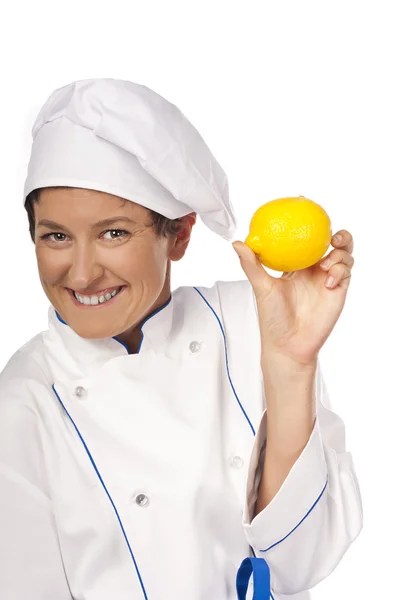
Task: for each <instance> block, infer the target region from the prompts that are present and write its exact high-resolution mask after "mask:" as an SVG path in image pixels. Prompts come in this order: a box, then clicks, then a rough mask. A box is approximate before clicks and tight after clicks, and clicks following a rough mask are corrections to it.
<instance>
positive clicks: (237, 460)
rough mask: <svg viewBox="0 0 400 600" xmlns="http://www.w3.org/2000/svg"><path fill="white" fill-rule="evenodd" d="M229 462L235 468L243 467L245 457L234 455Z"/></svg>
mask: <svg viewBox="0 0 400 600" xmlns="http://www.w3.org/2000/svg"><path fill="white" fill-rule="evenodd" d="M229 462H230V465H231V467H233V468H234V469H241V468H242V467H243V458H242V457H241V456H234V457H233V458H231V460H230V461H229Z"/></svg>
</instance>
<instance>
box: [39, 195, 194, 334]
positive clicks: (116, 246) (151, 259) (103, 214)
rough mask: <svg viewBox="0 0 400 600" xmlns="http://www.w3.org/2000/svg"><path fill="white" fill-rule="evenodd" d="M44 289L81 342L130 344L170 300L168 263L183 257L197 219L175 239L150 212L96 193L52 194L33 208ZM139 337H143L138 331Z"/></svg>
mask: <svg viewBox="0 0 400 600" xmlns="http://www.w3.org/2000/svg"><path fill="white" fill-rule="evenodd" d="M34 210H35V223H36V229H35V245H36V256H37V263H38V270H39V276H40V280H41V283H42V286H43V289H44V291H45V293H46V295H47V297H48V298H49V300H50V302H51V304H52V305H53V306H54V308H55V309H56V310H57V312H58V313H59V314H60V316H61V317H62V318H63V320H64V321H66V323H68V325H69V326H70V327H71V328H72V329H73V330H74V331H75V332H76V333H77V334H78V335H80V336H81V337H84V338H96V339H100V338H107V337H115V336H118V338H119V339H121V341H126V342H128V339H129V336H132V335H134V334H135V331H136V333H137V331H138V327H139V326H140V324H141V322H142V321H143V319H145V318H146V317H147V316H148V315H149V314H150V313H151V312H153V311H154V310H156V309H157V308H158V307H160V306H162V305H163V304H164V303H165V302H167V300H168V298H169V295H170V277H169V269H170V261H175V260H179V259H180V258H182V257H183V255H184V254H185V250H186V247H187V245H188V243H189V239H190V233H191V228H192V226H193V224H194V221H195V215H194V214H193V213H192V214H191V215H188V216H186V217H183V218H182V230H181V232H180V233H179V234H178V235H177V236H176V235H175V236H171V235H170V236H168V237H164V236H162V235H161V236H159V237H157V236H156V232H155V230H154V228H153V227H152V226H151V215H150V213H149V211H148V210H147V209H146V208H144V207H142V206H140V205H138V204H135V203H133V202H130V201H126V200H123V199H121V198H119V197H117V196H113V195H110V194H106V193H103V192H97V191H93V190H85V189H75V188H46V189H43V190H41V191H40V198H39V201H38V202H35V204H34ZM139 333H140V332H139Z"/></svg>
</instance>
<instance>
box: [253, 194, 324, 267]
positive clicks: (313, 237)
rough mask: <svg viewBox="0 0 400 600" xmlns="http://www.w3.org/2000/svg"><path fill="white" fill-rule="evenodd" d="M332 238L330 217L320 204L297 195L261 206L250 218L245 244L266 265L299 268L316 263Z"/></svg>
mask: <svg viewBox="0 0 400 600" xmlns="http://www.w3.org/2000/svg"><path fill="white" fill-rule="evenodd" d="M331 238H332V228H331V221H330V218H329V216H328V215H327V213H326V212H325V210H324V209H323V208H322V206H320V205H319V204H317V203H316V202H313V201H312V200H309V199H308V198H304V196H298V197H297V198H278V199H277V200H271V201H270V202H267V203H266V204H264V205H263V206H260V208H259V209H257V211H256V212H255V213H254V215H253V217H252V219H251V222H250V231H249V234H248V236H247V238H246V239H245V244H247V245H248V246H249V247H250V248H251V249H252V250H253V252H254V253H255V254H257V256H258V258H259V259H260V261H261V262H262V264H263V265H265V266H266V267H269V268H270V269H273V270H274V271H298V270H300V269H306V268H308V267H311V266H312V265H314V264H315V263H317V262H318V261H319V260H320V259H321V258H322V257H323V256H324V254H325V252H326V251H327V249H328V248H329V245H330V242H331Z"/></svg>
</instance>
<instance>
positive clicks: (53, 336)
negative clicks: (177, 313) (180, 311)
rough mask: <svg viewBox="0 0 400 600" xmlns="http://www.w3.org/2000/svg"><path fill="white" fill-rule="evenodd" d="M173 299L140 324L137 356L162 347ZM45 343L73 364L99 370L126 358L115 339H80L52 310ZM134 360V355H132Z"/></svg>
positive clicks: (168, 329)
mask: <svg viewBox="0 0 400 600" xmlns="http://www.w3.org/2000/svg"><path fill="white" fill-rule="evenodd" d="M172 317H173V297H172V295H171V296H170V298H169V300H168V301H167V302H166V303H165V304H164V305H163V306H161V307H160V308H159V309H157V310H156V311H154V312H153V313H151V314H150V315H149V316H148V317H147V318H146V319H145V320H144V321H143V323H142V324H141V326H140V329H141V332H142V341H141V343H140V346H139V351H138V354H140V355H141V354H146V353H147V352H148V351H149V350H153V351H154V352H155V353H157V352H160V351H161V350H162V348H163V347H164V345H165V343H166V341H167V338H168V337H169V335H170V333H171V329H172ZM47 334H48V341H49V342H50V343H56V344H57V343H58V344H60V343H61V345H62V346H63V347H64V348H65V349H66V350H67V352H68V354H69V355H70V356H71V358H73V359H74V360H75V361H77V362H79V363H83V364H86V365H88V364H90V365H91V366H95V365H97V366H101V365H102V364H104V363H105V362H107V361H108V360H110V359H112V358H115V357H118V356H127V355H128V354H129V353H128V349H127V347H126V346H125V344H123V343H122V342H120V341H118V340H117V339H116V338H104V339H86V338H82V337H80V336H79V335H78V334H77V333H75V331H74V330H73V329H72V328H71V327H70V326H69V325H68V324H67V323H66V322H65V321H63V319H62V318H61V317H60V315H59V314H58V313H57V311H56V310H55V308H54V307H53V306H51V307H50V309H49V329H48V332H47ZM133 356H136V355H133Z"/></svg>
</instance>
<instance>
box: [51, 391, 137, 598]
mask: <svg viewBox="0 0 400 600" xmlns="http://www.w3.org/2000/svg"><path fill="white" fill-rule="evenodd" d="M52 388H53V392H54V393H55V395H56V397H57V399H58V401H59V403H60V404H61V406H62V407H63V409H64V411H65V413H66V415H67V417H68V418H69V420H70V421H71V423H72V425H73V426H74V429H75V431H76V433H77V434H78V436H79V439H80V440H81V442H82V444H83V447H84V448H85V450H86V453H87V455H88V457H89V459H90V462H91V463H92V466H93V468H94V470H95V471H96V475H97V477H98V478H99V480H100V483H101V485H102V486H103V488H104V491H105V493H106V494H107V497H108V499H109V501H110V502H111V505H112V507H113V509H114V512H115V514H116V516H117V519H118V523H119V526H120V528H121V531H122V534H123V536H124V538H125V542H126V545H127V546H128V549H129V553H130V555H131V558H132V561H133V564H134V565H135V569H136V573H137V576H138V579H139V582H140V586H141V588H142V592H143V596H144V598H145V600H148V596H147V593H146V590H145V587H144V584H143V580H142V577H141V575H140V571H139V568H138V565H137V562H136V560H135V557H134V555H133V552H132V548H131V545H130V543H129V540H128V536H127V535H126V532H125V529H124V526H123V524H122V521H121V517H120V516H119V513H118V510H117V507H116V506H115V504H114V501H113V499H112V498H111V495H110V493H109V491H108V489H107V487H106V484H105V483H104V480H103V478H102V476H101V475H100V472H99V470H98V468H97V465H96V463H95V461H94V459H93V456H92V454H91V452H90V450H89V448H88V447H87V444H86V442H85V440H84V439H83V437H82V434H81V432H80V431H79V429H78V427H77V426H76V424H75V421H74V420H73V418H72V417H71V415H70V414H69V412H68V411H67V409H66V407H65V406H64V404H63V402H62V400H61V398H60V396H59V395H58V393H57V390H56V388H55V386H54V384H53V385H52Z"/></svg>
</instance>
